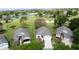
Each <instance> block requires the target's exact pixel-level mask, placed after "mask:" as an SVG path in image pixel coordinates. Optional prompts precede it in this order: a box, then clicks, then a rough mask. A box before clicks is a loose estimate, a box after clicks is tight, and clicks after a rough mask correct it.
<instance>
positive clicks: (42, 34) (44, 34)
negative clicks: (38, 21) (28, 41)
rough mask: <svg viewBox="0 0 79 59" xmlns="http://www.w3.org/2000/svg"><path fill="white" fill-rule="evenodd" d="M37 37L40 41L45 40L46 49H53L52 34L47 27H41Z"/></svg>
mask: <svg viewBox="0 0 79 59" xmlns="http://www.w3.org/2000/svg"><path fill="white" fill-rule="evenodd" d="M36 39H37V40H39V41H44V49H53V46H52V41H51V39H52V35H51V32H50V30H49V29H48V28H47V27H44V26H42V27H40V28H38V29H37V31H36Z"/></svg>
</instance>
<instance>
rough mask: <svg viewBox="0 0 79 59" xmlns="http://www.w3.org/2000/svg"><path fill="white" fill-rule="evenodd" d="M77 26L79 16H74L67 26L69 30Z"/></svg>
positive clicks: (78, 24)
mask: <svg viewBox="0 0 79 59" xmlns="http://www.w3.org/2000/svg"><path fill="white" fill-rule="evenodd" d="M78 27H79V18H74V19H72V20H70V23H69V28H70V29H71V30H73V31H74V30H75V29H77V28H78Z"/></svg>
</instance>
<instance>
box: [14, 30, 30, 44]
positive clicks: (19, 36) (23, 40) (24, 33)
mask: <svg viewBox="0 0 79 59" xmlns="http://www.w3.org/2000/svg"><path fill="white" fill-rule="evenodd" d="M13 40H14V41H15V42H16V43H17V44H19V45H22V44H27V43H30V40H31V36H30V34H29V31H28V29H26V28H18V29H16V30H15V31H14V33H13Z"/></svg>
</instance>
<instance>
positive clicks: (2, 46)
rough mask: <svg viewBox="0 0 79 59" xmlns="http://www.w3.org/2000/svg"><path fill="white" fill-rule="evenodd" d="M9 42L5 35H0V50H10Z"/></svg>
mask: <svg viewBox="0 0 79 59" xmlns="http://www.w3.org/2000/svg"><path fill="white" fill-rule="evenodd" d="M8 47H9V45H8V41H7V40H6V38H5V36H4V34H0V50H8V49H9V48H8Z"/></svg>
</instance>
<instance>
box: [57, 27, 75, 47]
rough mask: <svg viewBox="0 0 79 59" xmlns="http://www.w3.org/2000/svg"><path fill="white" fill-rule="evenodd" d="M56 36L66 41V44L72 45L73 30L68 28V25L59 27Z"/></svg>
mask: <svg viewBox="0 0 79 59" xmlns="http://www.w3.org/2000/svg"><path fill="white" fill-rule="evenodd" d="M56 37H58V38H61V39H62V40H61V41H62V42H63V43H65V45H69V46H71V45H72V41H73V38H72V37H73V32H72V31H71V30H70V29H69V28H67V27H66V26H61V27H58V28H57V30H56Z"/></svg>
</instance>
